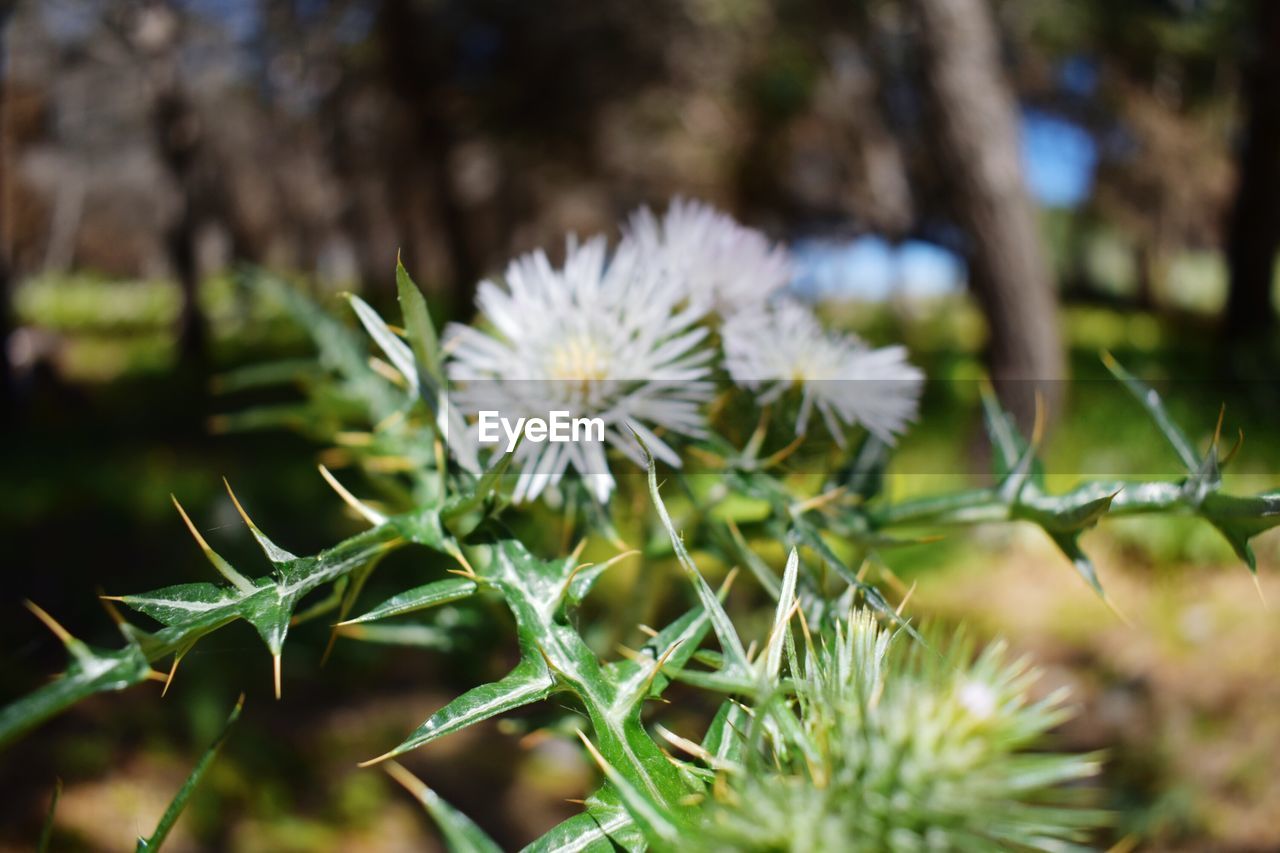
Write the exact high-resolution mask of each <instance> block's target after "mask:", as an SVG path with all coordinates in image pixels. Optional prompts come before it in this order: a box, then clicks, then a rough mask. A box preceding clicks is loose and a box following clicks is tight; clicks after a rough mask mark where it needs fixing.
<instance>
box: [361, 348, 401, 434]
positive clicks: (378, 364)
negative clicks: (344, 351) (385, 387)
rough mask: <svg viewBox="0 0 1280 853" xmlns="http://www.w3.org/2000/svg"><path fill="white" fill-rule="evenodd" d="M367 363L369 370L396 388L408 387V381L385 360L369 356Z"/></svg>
mask: <svg viewBox="0 0 1280 853" xmlns="http://www.w3.org/2000/svg"><path fill="white" fill-rule="evenodd" d="M368 363H369V369H370V370H372V371H373V372H374V373H376V374H378V375H379V376H381V377H382V378H383V379H385V380H387V381H388V382H390V383H391V384H392V385H394V386H396V387H397V388H407V387H409V381H408V380H407V379H405V378H404V377H403V376H401V375H400V371H398V370H396V369H395V368H394V367H392V366H391V365H389V364H387V363H386V362H385V361H383V360H382V359H380V358H378V357H377V356H376V355H371V356H369V362H368ZM375 429H376V427H375Z"/></svg>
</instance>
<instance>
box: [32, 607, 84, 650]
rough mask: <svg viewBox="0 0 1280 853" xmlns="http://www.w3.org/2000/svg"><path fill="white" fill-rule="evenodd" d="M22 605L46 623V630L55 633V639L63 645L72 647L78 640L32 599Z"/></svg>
mask: <svg viewBox="0 0 1280 853" xmlns="http://www.w3.org/2000/svg"><path fill="white" fill-rule="evenodd" d="M22 603H23V604H25V605H26V606H27V609H28V610H30V611H31V612H32V613H34V614H35V615H36V618H37V619H39V620H40V621H41V622H43V623H44V626H45V627H46V628H48V629H49V630H50V631H52V632H53V635H54V636H55V637H57V638H58V639H59V640H61V641H62V644H63V645H71V644H72V643H74V642H76V638H75V637H73V636H71V632H70V631H68V630H67V629H66V628H63V627H62V625H61V624H59V622H58V620H57V619H54V618H53V617H52V616H50V615H49V614H48V612H47V611H46V610H45V609H44V608H43V607H41V606H40V605H38V604H36V603H35V602H34V601H32V600H31V599H26V600H24V601H23V602H22Z"/></svg>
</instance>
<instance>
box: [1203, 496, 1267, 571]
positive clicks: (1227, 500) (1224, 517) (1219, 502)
mask: <svg viewBox="0 0 1280 853" xmlns="http://www.w3.org/2000/svg"><path fill="white" fill-rule="evenodd" d="M1200 514H1201V515H1203V516H1204V517H1205V519H1207V520H1208V522H1209V523H1210V524H1212V525H1213V526H1214V527H1216V528H1217V529H1218V531H1219V532H1220V533H1222V535H1223V536H1224V537H1226V540H1227V541H1228V542H1230V543H1231V547H1232V548H1233V549H1234V550H1235V552H1236V554H1237V555H1238V556H1239V557H1240V559H1242V560H1244V562H1245V564H1246V565H1247V566H1248V567H1249V571H1251V572H1254V573H1255V574H1256V573H1257V571H1258V561H1257V557H1255V556H1254V553H1253V546H1252V545H1251V544H1250V543H1249V540H1250V539H1252V538H1253V537H1254V536H1257V535H1258V534H1259V533H1263V532H1265V531H1267V530H1270V529H1271V528H1272V527H1275V526H1277V525H1280V492H1274V493H1267V494H1262V495H1258V496H1256V497H1236V496H1234V495H1223V494H1219V493H1217V492H1212V493H1210V494H1208V495H1205V497H1204V499H1203V500H1202V501H1201V503H1200Z"/></svg>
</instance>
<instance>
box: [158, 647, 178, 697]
mask: <svg viewBox="0 0 1280 853" xmlns="http://www.w3.org/2000/svg"><path fill="white" fill-rule="evenodd" d="M181 662H182V655H179V654H175V655H174V656H173V666H171V667H169V675H168V676H167V677H166V678H165V680H164V689H163V690H161V691H160V698H161V699H163V698H164V697H165V694H167V693H168V692H169V685H170V684H172V683H173V676H174V673H176V672H177V671H178V664H179V663H181Z"/></svg>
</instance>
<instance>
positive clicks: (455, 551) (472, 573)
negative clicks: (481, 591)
mask: <svg viewBox="0 0 1280 853" xmlns="http://www.w3.org/2000/svg"><path fill="white" fill-rule="evenodd" d="M444 550H445V552H446V553H447V554H448V555H449V556H450V557H453V559H455V560H457V561H458V564H459V565H460V566H462V571H458V570H457V569H449V572H451V573H452V574H455V575H462V576H463V577H464V578H469V579H471V580H475V578H476V577H477V575H476V570H475V569H474V568H472V567H471V563H469V562H467V557H466V555H465V554H463V553H462V549H461V548H459V547H458V544H457V543H456V542H454V541H453V540H452V539H446V540H445V543H444Z"/></svg>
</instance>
